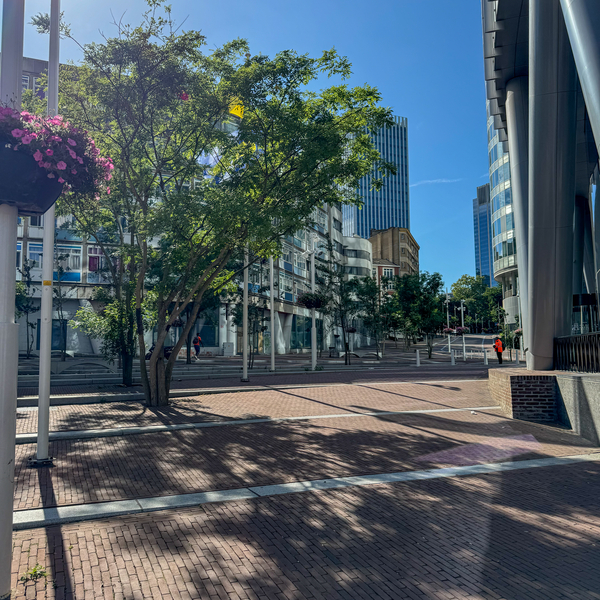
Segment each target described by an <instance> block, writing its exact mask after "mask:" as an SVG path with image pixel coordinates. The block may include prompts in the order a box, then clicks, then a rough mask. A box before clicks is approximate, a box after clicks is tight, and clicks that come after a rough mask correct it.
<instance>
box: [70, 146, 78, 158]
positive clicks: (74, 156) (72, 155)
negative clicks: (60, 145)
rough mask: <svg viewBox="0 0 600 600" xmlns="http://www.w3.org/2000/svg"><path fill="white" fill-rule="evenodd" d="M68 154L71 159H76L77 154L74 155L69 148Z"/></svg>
mask: <svg viewBox="0 0 600 600" xmlns="http://www.w3.org/2000/svg"><path fill="white" fill-rule="evenodd" d="M69 154H70V155H71V158H77V154H75V152H73V150H71V148H69Z"/></svg>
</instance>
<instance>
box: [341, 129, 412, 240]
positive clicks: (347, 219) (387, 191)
mask: <svg viewBox="0 0 600 600" xmlns="http://www.w3.org/2000/svg"><path fill="white" fill-rule="evenodd" d="M394 121H395V125H394V126H393V127H386V128H384V129H381V130H380V131H379V132H378V133H377V135H376V136H374V137H373V142H374V145H375V147H376V148H377V150H378V151H379V153H380V154H381V156H382V158H383V159H384V160H386V161H389V162H392V163H394V164H395V165H396V168H397V173H396V175H390V176H388V177H386V178H385V181H384V185H383V188H382V189H381V190H380V191H375V190H372V189H371V183H372V178H371V177H370V176H367V177H364V178H363V179H362V180H361V183H360V187H359V189H358V190H357V193H358V195H359V196H360V198H361V199H362V201H363V206H362V208H359V207H357V206H344V207H343V212H342V214H343V232H344V235H345V236H352V235H359V236H360V237H362V238H365V239H369V237H370V234H371V229H378V230H382V229H388V228H389V227H403V228H405V229H410V207H409V186H408V120H407V119H406V118H404V117H394Z"/></svg>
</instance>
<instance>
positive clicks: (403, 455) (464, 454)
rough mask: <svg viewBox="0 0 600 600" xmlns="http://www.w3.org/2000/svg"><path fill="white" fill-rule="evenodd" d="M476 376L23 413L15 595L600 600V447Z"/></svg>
mask: <svg viewBox="0 0 600 600" xmlns="http://www.w3.org/2000/svg"><path fill="white" fill-rule="evenodd" d="M461 373H462V377H463V378H462V379H461V378H459V376H458V375H459V374H457V375H456V376H455V378H453V379H443V378H442V377H440V376H430V377H429V378H427V376H425V377H424V378H422V379H421V380H417V379H416V378H413V379H414V380H413V381H399V380H398V379H399V378H398V377H396V381H393V380H392V377H391V376H388V375H387V374H383V373H381V374H379V377H377V376H376V374H371V375H370V376H369V377H366V376H365V377H362V378H361V377H357V376H356V375H355V377H354V379H353V380H352V382H350V383H348V382H347V377H348V374H340V376H339V378H338V380H337V381H331V380H328V381H327V382H325V381H317V380H315V379H310V380H307V379H304V381H310V382H311V383H310V384H309V383H306V384H305V385H302V383H295V382H290V381H287V382H286V381H284V380H281V379H280V380H279V384H280V385H279V386H276V385H273V381H274V380H273V379H271V380H270V382H271V387H270V389H260V390H255V391H245V390H244V389H243V388H240V391H227V390H226V389H223V390H217V391H219V392H220V393H212V394H203V395H198V396H194V395H190V396H189V397H187V398H178V399H176V400H174V401H173V402H172V404H171V405H170V406H169V407H166V408H162V409H149V408H147V407H145V406H144V405H143V404H141V403H138V402H125V401H122V402H111V403H106V404H87V405H66V406H56V407H52V409H51V413H50V418H51V421H50V423H51V431H52V432H53V435H54V436H56V438H55V439H54V441H51V446H50V452H51V454H52V455H53V456H55V457H56V460H55V466H53V467H51V468H46V469H31V468H28V467H27V459H28V458H30V457H31V456H33V454H34V452H35V444H34V443H31V436H32V435H34V434H35V430H36V425H37V411H36V410H35V409H33V408H21V409H19V413H18V434H19V436H21V438H20V440H19V441H18V445H17V462H16V466H17V475H16V477H17V485H16V493H15V511H17V512H16V513H15V523H20V525H19V526H18V529H19V530H16V531H15V533H14V563H13V588H14V590H15V593H14V597H15V598H53V599H54V598H75V599H81V598H84V599H87V598H122V599H124V600H130V599H136V600H137V599H138V598H173V599H177V598H207V599H208V598H211V599H212V598H215V599H216V598H222V599H231V600H238V599H250V598H252V599H278V600H284V599H305V598H306V599H321V598H326V599H329V598H332V599H337V598H340V599H341V598H344V599H350V598H375V599H379V598H382V599H383V598H389V599H395V598H432V599H450V600H451V599H454V598H456V599H459V598H460V599H462V598H471V599H488V598H489V599H504V600H514V599H519V600H520V599H530V598H532V599H539V600H545V599H550V600H554V599H560V598H572V599H587V598H590V599H593V598H598V599H600V569H598V568H597V565H598V564H600V516H599V514H598V498H599V497H600V479H599V477H598V476H599V475H600V454H598V453H597V451H598V449H597V448H596V447H594V446H593V445H592V444H591V443H589V442H587V441H585V440H583V439H582V438H580V437H577V436H576V435H574V434H573V433H572V432H570V431H568V430H565V429H562V428H559V427H555V426H547V425H541V424H535V423H525V422H521V421H513V420H510V419H508V418H506V417H504V416H503V415H502V414H501V412H500V410H499V409H498V407H496V406H495V405H494V403H493V401H492V399H491V397H490V395H489V392H488V383H487V380H485V379H482V378H479V377H473V376H472V374H470V373H469V371H468V370H467V369H466V368H465V370H464V371H461ZM421 376H423V372H421ZM329 378H330V379H335V378H333V376H332V374H329ZM238 387H239V386H238ZM157 427H158V428H162V429H158V430H157V429H156V428H157ZM173 427H175V428H174V429H173ZM165 428H166V429H165ZM169 428H171V429H169ZM117 434H118V435H117ZM23 436H29V437H23ZM261 486H266V487H261ZM252 490H254V491H252ZM192 494H195V495H194V496H192ZM211 494H212V496H211ZM200 497H203V498H204V500H202V501H200V500H199V501H198V502H195V501H194V499H195V498H200ZM207 498H208V499H207ZM156 501H158V504H154V505H153V504H152V503H153V502H156ZM161 502H163V504H164V502H167V504H164V506H167V505H168V502H172V503H173V504H171V505H170V506H171V507H172V508H170V509H167V510H158V508H159V507H161V506H163V505H162V504H160V503H161ZM131 503H137V504H138V505H139V506H141V507H142V509H143V508H144V507H148V506H149V507H150V508H147V509H146V510H144V511H143V512H140V510H136V513H135V514H123V515H122V516H116V517H115V516H106V518H98V516H102V515H103V514H104V515H110V512H107V513H102V510H103V508H104V507H108V508H109V509H111V508H112V507H117V509H118V510H121V512H128V511H127V510H122V509H123V507H125V506H130V505H131ZM173 507H175V508H173ZM81 509H85V510H87V511H88V515H87V516H86V517H77V516H74V517H73V516H71V517H69V518H63V520H62V521H61V522H60V525H49V526H46V527H44V528H40V527H39V525H28V522H29V523H36V521H35V519H33V520H32V521H28V518H29V515H37V516H36V518H37V519H39V518H40V516H39V515H42V517H41V519H42V520H43V519H44V518H46V517H47V518H50V515H59V516H60V515H64V514H67V513H66V512H64V511H65V510H72V511H74V512H71V513H69V514H70V515H77V514H79V513H78V512H77V511H79V510H81ZM90 510H91V511H92V512H91V516H90ZM96 510H97V511H98V512H97V513H96V512H94V511H96ZM61 511H62V512H61ZM147 511H155V512H147ZM116 514H119V513H116ZM84 519H85V520H84ZM90 519H91V520H90ZM59 521H60V519H59ZM68 521H75V522H68ZM36 564H37V565H40V566H41V567H43V569H44V570H43V573H44V574H43V575H42V576H40V577H39V578H38V579H37V580H36V579H31V576H32V574H34V573H35V572H34V571H32V569H33V568H34V567H35V566H36ZM28 573H29V575H28ZM28 577H29V580H28V581H23V580H26V579H28ZM22 579H23V580H22Z"/></svg>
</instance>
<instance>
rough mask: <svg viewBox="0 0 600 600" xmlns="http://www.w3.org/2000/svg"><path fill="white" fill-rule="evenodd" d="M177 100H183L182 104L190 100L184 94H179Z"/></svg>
mask: <svg viewBox="0 0 600 600" xmlns="http://www.w3.org/2000/svg"><path fill="white" fill-rule="evenodd" d="M179 99H180V100H183V101H184V102H186V101H187V100H189V99H190V97H189V96H188V94H186V93H185V92H181V94H179Z"/></svg>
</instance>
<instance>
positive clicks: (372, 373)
mask: <svg viewBox="0 0 600 600" xmlns="http://www.w3.org/2000/svg"><path fill="white" fill-rule="evenodd" d="M510 366H511V365H506V367H507V368H508V367H510ZM489 368H495V367H494V365H490V366H489V367H485V366H484V365H483V364H481V363H466V364H463V363H460V362H459V363H457V365H456V366H455V367H449V366H447V365H445V364H444V365H435V366H434V365H430V366H425V365H424V366H423V367H421V368H419V369H417V368H416V367H415V366H414V365H395V366H390V368H386V369H375V368H372V369H370V368H369V367H368V366H357V367H356V369H355V370H348V371H341V372H339V371H338V372H330V371H319V372H299V373H276V374H274V375H265V374H260V371H256V372H250V381H249V382H248V383H242V382H241V381H240V378H241V373H240V375H237V376H232V377H220V378H215V379H202V378H199V379H184V380H178V379H177V378H175V379H174V380H173V382H172V385H171V389H173V390H178V389H191V388H197V389H199V390H203V389H213V388H223V387H225V388H228V387H236V388H243V387H253V386H257V385H264V386H273V385H297V384H299V385H305V384H309V385H312V384H321V385H323V384H332V383H363V382H370V381H415V380H416V381H420V380H424V379H487V376H488V375H487V374H488V369H489ZM141 392H142V386H141V385H137V386H135V387H132V388H124V387H123V386H121V385H113V384H110V385H109V384H93V385H90V384H82V385H64V384H63V385H53V386H52V388H51V393H52V395H82V394H85V393H103V394H107V395H108V394H123V393H141ZM36 394H37V387H20V388H19V397H20V398H21V397H26V396H33V395H36Z"/></svg>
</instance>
